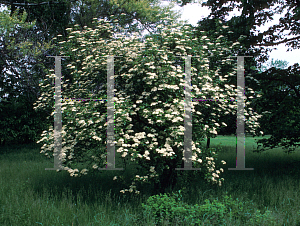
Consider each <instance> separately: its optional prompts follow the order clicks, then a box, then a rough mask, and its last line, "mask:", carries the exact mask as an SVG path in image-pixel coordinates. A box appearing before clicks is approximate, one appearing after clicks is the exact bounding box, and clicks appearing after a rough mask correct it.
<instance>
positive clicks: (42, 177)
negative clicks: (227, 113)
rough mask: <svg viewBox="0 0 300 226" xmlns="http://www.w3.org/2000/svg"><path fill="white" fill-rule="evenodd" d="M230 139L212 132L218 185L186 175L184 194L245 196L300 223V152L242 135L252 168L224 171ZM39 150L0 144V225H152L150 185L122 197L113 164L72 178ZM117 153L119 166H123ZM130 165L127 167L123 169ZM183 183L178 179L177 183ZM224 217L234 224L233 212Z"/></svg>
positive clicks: (231, 150) (281, 221) (191, 200)
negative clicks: (145, 208) (147, 209)
mask: <svg viewBox="0 0 300 226" xmlns="http://www.w3.org/2000/svg"><path fill="white" fill-rule="evenodd" d="M235 139H236V138H235V137H234V136H218V137H217V138H214V139H212V140H211V146H212V147H214V148H216V149H217V152H218V153H219V156H218V160H219V161H220V160H225V161H226V163H227V164H226V165H225V166H226V168H224V167H223V168H224V170H225V172H224V173H223V174H222V177H224V178H225V181H224V184H223V185H222V187H212V186H209V185H208V184H206V182H204V181H203V180H200V179H199V178H197V176H196V177H190V178H193V180H192V181H191V183H190V184H189V185H188V186H187V181H181V183H182V184H184V185H185V186H186V187H187V192H186V193H184V195H183V200H184V202H185V203H187V204H190V205H195V204H203V203H204V200H205V199H210V200H214V199H218V198H221V197H222V196H224V195H225V194H228V195H231V196H232V197H233V198H234V199H236V198H238V200H240V201H245V202H246V201H249V200H250V201H251V202H252V204H253V208H256V209H258V210H260V211H261V212H262V213H264V212H265V211H266V210H270V211H272V215H273V216H274V217H275V218H276V222H277V223H276V225H300V215H299V214H300V211H299V207H300V194H299V193H300V192H299V191H300V189H299V188H300V181H299V175H300V174H299V173H300V170H299V169H300V166H299V163H300V155H299V153H298V152H296V153H295V154H291V155H287V154H285V153H284V152H283V150H281V149H273V150H270V151H267V152H265V153H261V154H258V153H253V152H252V150H253V149H254V148H255V147H256V144H255V142H254V138H251V137H247V138H246V160H245V162H246V168H250V167H251V168H254V171H249V170H246V171H229V170H228V168H235V160H236V148H235V142H236V140H235ZM39 152H40V146H39V145H22V146H7V147H2V148H1V149H0V225H4V226H6V225H7V226H8V225H13V226H15V225H22V226H26V225H30V226H33V225H43V226H52V225H55V226H58V225H64V226H67V225H70V226H75V225H83V226H88V225H111V226H112V225H139V226H140V225H155V224H154V223H153V219H152V217H151V216H150V215H149V216H148V217H145V216H146V215H141V212H142V209H141V203H145V202H146V200H147V198H148V197H149V196H150V194H151V189H152V186H151V185H145V186H144V188H143V189H144V190H142V191H143V192H144V194H143V195H141V197H139V198H134V197H133V196H132V195H130V194H127V195H126V196H125V197H122V194H120V192H119V191H120V190H121V189H122V188H123V187H121V186H120V185H119V184H117V183H116V182H115V181H113V180H112V176H113V175H118V171H109V172H104V173H101V174H100V173H99V174H93V175H92V174H88V175H86V176H84V177H81V178H73V177H70V176H69V174H68V172H60V173H57V172H56V171H46V170H45V168H52V167H53V163H51V162H49V160H48V159H46V158H45V157H44V156H43V155H42V154H40V153H39ZM116 155H117V157H116V167H122V165H121V164H120V163H121V161H120V160H118V153H116ZM132 167H133V166H132ZM133 171H134V168H130V169H129V170H128V171H127V175H130V173H131V172H133ZM187 173H189V171H188V172H187ZM181 188H182V186H181V184H178V186H177V187H176V188H175V190H178V189H181ZM241 211H243V210H241ZM227 222H228V223H227V224H228V225H239V221H238V219H235V220H233V219H227ZM246 225H247V224H246ZM266 225H268V224H266Z"/></svg>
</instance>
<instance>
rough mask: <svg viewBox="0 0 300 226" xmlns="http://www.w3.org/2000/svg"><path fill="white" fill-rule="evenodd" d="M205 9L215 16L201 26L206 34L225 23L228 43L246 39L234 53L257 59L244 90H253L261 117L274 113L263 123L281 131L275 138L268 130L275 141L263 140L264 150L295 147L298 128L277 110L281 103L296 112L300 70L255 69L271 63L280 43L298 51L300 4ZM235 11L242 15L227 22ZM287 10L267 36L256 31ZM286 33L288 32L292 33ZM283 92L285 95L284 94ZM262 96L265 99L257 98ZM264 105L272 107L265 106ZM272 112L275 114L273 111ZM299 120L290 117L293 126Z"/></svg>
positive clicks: (213, 4)
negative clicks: (228, 16)
mask: <svg viewBox="0 0 300 226" xmlns="http://www.w3.org/2000/svg"><path fill="white" fill-rule="evenodd" d="M202 5H203V6H208V7H209V8H210V9H211V10H212V12H211V14H210V15H209V16H208V17H207V18H205V19H203V20H202V21H199V22H198V26H199V27H201V28H202V29H204V30H206V31H209V30H211V33H213V32H214V31H215V26H214V24H215V22H214V21H215V19H220V20H222V21H223V23H224V24H225V25H227V26H228V27H230V28H231V29H232V30H233V33H232V34H230V35H228V34H223V35H224V36H226V35H227V36H226V37H227V38H228V39H229V40H231V41H235V40H237V37H239V36H240V35H244V37H245V39H243V40H241V49H240V50H239V51H238V52H235V53H234V52H233V53H234V54H238V55H249V56H254V58H250V59H247V60H246V62H245V86H246V87H251V88H252V89H253V90H254V98H253V99H252V100H253V101H252V104H251V106H252V108H253V109H254V110H255V111H257V112H260V113H261V114H262V113H263V112H267V111H269V112H271V111H274V112H272V113H271V114H272V115H273V117H271V118H270V116H269V115H268V114H269V113H268V114H267V113H266V114H262V115H263V117H262V118H261V120H263V121H264V122H265V124H266V123H267V121H268V120H271V119H272V120H275V121H273V122H272V126H273V128H274V126H276V128H278V132H276V134H275V133H270V132H272V131H274V130H269V134H272V137H271V138H270V139H269V140H268V142H267V139H264V140H262V141H260V142H261V143H264V147H265V148H267V147H269V148H271V147H275V146H281V147H287V145H290V146H291V147H293V146H295V145H296V144H297V141H298V140H299V135H297V134H299V133H297V127H295V130H294V129H293V128H292V126H291V125H293V126H295V125H294V124H293V123H292V124H290V121H289V117H288V115H287V114H286V113H288V112H286V111H281V112H282V114H279V112H277V113H276V111H277V110H278V108H276V107H275V106H277V105H278V104H279V103H280V105H281V107H280V109H281V108H282V109H294V108H297V106H298V104H296V103H297V98H298V96H297V94H298V93H299V92H298V86H297V82H296V84H295V85H293V81H296V80H297V79H298V77H299V68H298V67H299V66H298V65H297V64H294V66H292V67H289V68H286V69H276V68H273V69H269V70H268V71H267V72H264V73H260V72H261V71H262V70H257V69H256V68H260V67H261V66H262V63H264V62H266V61H267V60H268V58H269V56H268V52H270V51H272V49H270V47H274V46H276V45H278V44H281V43H286V46H289V47H290V48H288V51H290V50H292V49H297V48H299V37H300V35H299V31H300V29H299V26H298V25H297V24H298V23H299V18H300V14H299V7H300V5H299V1H292V0H287V1H281V0H260V1H256V0H255V1H254V0H250V1H238V0H222V1H216V0H208V1H206V2H204V3H203V4H202ZM274 6H275V8H274V9H273V8H272V7H274ZM236 8H239V9H241V11H242V12H241V15H240V16H233V17H232V18H231V19H229V20H227V21H226V18H225V17H226V16H227V15H228V13H229V12H230V11H232V10H233V9H236ZM284 9H287V12H286V13H285V15H284V16H283V17H282V18H280V23H279V24H277V25H273V26H271V27H269V28H268V30H267V31H265V32H260V31H258V30H257V27H259V26H261V25H264V24H265V23H266V22H267V21H268V20H270V19H272V18H273V15H274V14H277V13H282V12H283V10H284ZM283 31H285V32H283ZM286 31H289V33H287V32H286ZM286 35H293V36H294V37H292V38H287V37H286ZM215 62H217V61H215V60H212V63H215ZM226 70H231V69H230V68H226V69H225V71H226ZM232 82H233V84H234V83H235V81H234V79H233V80H232ZM264 85H265V86H264ZM267 87H269V88H267ZM283 87H285V91H283V90H282V88H283ZM276 90H281V91H280V92H281V94H279V93H277V91H276ZM278 92H279V91H278ZM282 92H284V94H283V93H282ZM287 92H292V93H293V94H291V93H290V94H288V93H287ZM262 93H264V94H265V95H264V96H263V97H260V98H258V97H259V95H261V94H262ZM267 93H268V94H267ZM275 94H276V95H277V94H278V95H279V96H276V98H274V96H273V95H275ZM246 96H247V93H246ZM285 96H289V97H288V98H291V99H290V101H289V102H288V101H285V100H286V99H285ZM274 99H275V100H274ZM262 100H263V101H262ZM283 100H284V101H283ZM274 101H275V102H276V103H277V104H276V105H274V104H273V107H271V108H270V106H269V104H271V103H274ZM262 103H269V104H265V105H263V104H262ZM277 107H278V106H277ZM270 109H272V110H271V111H270ZM283 112H285V114H283ZM296 112H297V111H296ZM275 115H277V117H275ZM279 119H280V120H279ZM297 120H298V121H299V118H298V116H297V113H296V114H294V115H293V117H291V122H293V121H297ZM232 123H233V121H232ZM232 123H231V124H232ZM279 127H280V128H279ZM268 128H271V127H268ZM293 130H294V131H293ZM266 131H267V130H266ZM280 131H281V132H280ZM288 131H290V132H288ZM292 131H293V132H292ZM288 134H290V135H288ZM275 137H276V138H275ZM287 140H289V141H287ZM261 150H263V149H261ZM264 150H265V149H264Z"/></svg>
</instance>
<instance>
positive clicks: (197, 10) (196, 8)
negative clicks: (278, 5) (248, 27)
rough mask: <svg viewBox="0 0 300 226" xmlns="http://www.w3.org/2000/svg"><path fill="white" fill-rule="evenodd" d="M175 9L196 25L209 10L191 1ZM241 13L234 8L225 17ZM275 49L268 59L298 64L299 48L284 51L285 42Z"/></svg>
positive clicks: (266, 25)
mask: <svg viewBox="0 0 300 226" xmlns="http://www.w3.org/2000/svg"><path fill="white" fill-rule="evenodd" d="M166 4H169V3H168V2H167V1H165V2H164V4H163V5H166ZM173 10H175V11H178V10H179V11H180V10H181V12H182V16H181V19H182V20H188V21H189V23H191V24H192V25H197V22H198V21H199V20H201V19H202V18H204V17H207V16H208V15H209V14H210V12H211V10H210V9H209V8H208V7H201V6H200V4H198V3H193V4H188V5H186V6H184V7H182V9H181V7H179V6H176V7H174V8H173ZM285 13H286V10H284V11H283V12H282V14H285ZM239 15H241V11H238V10H237V9H236V10H234V11H233V12H231V13H230V14H229V16H228V17H226V20H227V19H230V18H231V17H232V16H239ZM280 17H281V15H276V14H275V15H274V20H273V21H270V22H268V23H266V24H265V25H264V26H261V27H259V28H258V30H259V31H261V32H262V31H266V30H267V28H268V27H269V26H272V25H275V24H278V23H279V18H280ZM289 37H293V36H287V38H289ZM276 48H277V50H273V51H272V52H269V56H270V59H269V61H270V60H271V59H272V58H274V60H283V61H287V62H289V66H290V65H293V64H294V63H299V64H300V49H297V50H293V51H289V52H286V50H287V49H288V47H286V46H285V44H284V43H283V44H280V45H278V46H276Z"/></svg>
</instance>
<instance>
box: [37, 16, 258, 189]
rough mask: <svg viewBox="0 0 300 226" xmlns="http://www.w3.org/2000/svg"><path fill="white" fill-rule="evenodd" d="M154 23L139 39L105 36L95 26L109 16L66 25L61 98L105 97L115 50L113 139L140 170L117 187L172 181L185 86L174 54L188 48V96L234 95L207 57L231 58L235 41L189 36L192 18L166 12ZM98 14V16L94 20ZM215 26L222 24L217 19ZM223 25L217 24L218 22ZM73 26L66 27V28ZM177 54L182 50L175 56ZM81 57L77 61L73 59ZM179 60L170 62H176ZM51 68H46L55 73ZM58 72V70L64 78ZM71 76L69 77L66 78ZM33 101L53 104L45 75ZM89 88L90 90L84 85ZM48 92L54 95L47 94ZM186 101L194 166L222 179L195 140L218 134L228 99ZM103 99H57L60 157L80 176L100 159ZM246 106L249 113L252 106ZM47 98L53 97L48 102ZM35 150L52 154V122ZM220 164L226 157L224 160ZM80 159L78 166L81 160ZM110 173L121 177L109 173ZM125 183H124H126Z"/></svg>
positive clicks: (251, 119) (252, 124) (252, 121)
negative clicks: (78, 27)
mask: <svg viewBox="0 0 300 226" xmlns="http://www.w3.org/2000/svg"><path fill="white" fill-rule="evenodd" d="M164 19H165V20H164V23H163V24H162V25H159V26H158V27H157V33H156V34H153V35H150V36H147V37H146V40H145V42H140V39H139V38H138V37H136V36H133V37H130V38H128V37H124V36H123V35H121V34H120V35H116V37H115V39H109V40H105V39H103V38H101V33H103V32H110V33H111V35H113V34H112V32H111V30H110V29H111V28H112V26H110V23H109V22H108V21H103V20H100V21H99V22H98V23H99V25H98V26H97V29H94V30H93V29H90V28H88V29H87V30H84V31H82V32H80V31H70V36H69V39H68V41H66V42H60V44H62V51H61V55H65V56H67V55H69V56H70V58H69V59H68V60H70V61H69V62H70V64H68V65H67V66H68V67H69V69H70V70H72V75H73V78H72V81H71V82H72V83H70V81H62V82H63V83H65V84H64V85H63V90H62V94H63V97H64V98H90V97H93V99H96V98H99V99H106V96H105V94H106V92H107V87H106V84H105V85H104V86H103V87H100V84H101V83H103V81H106V75H107V72H106V70H107V57H106V56H108V55H114V56H121V57H118V58H116V60H115V65H114V75H115V82H116V86H115V87H118V89H115V91H117V93H116V96H115V98H114V101H115V109H116V112H115V140H116V142H115V143H116V146H117V152H119V153H121V155H122V158H123V159H124V162H130V161H132V162H135V163H137V165H138V166H139V167H140V168H139V175H134V177H133V178H132V180H133V181H132V184H131V186H130V187H129V188H127V189H124V190H121V191H120V192H123V193H125V192H126V191H129V192H133V191H135V193H137V194H139V192H140V191H138V190H137V187H136V185H137V184H136V183H138V182H140V183H146V182H148V183H150V182H152V183H154V188H155V189H157V191H158V192H164V190H165V188H166V187H168V186H169V185H171V186H174V185H175V184H176V181H177V178H178V176H179V175H180V174H181V173H182V171H178V170H175V168H178V167H180V166H183V145H184V139H183V138H184V137H183V135H184V130H185V128H184V127H183V121H184V119H183V116H184V114H185V112H184V89H185V88H184V87H185V86H186V83H185V80H184V76H185V73H184V72H183V68H182V67H181V66H180V65H179V64H180V62H179V60H182V59H184V56H187V55H192V56H198V57H193V58H192V61H191V66H192V67H191V75H192V98H198V99H207V97H208V96H210V98H215V99H226V100H228V99H233V98H235V96H236V94H235V89H234V88H235V87H234V86H233V85H231V86H228V85H227V84H226V77H228V76H236V74H235V73H231V74H229V75H226V76H225V77H222V76H219V74H218V70H210V69H209V65H208V62H209V60H208V57H209V56H210V54H211V53H213V54H219V55H220V56H224V60H223V61H222V63H224V64H226V63H227V64H231V63H233V61H234V59H233V58H226V57H227V56H228V53H229V48H238V43H233V44H231V45H230V44H229V43H228V42H227V41H226V40H225V39H224V37H222V36H220V37H219V38H218V39H217V40H214V41H212V40H208V39H207V37H206V36H205V32H203V36H202V37H199V38H197V37H194V36H193V31H192V29H191V26H190V25H184V24H182V23H179V24H176V23H174V22H173V21H172V20H171V19H169V18H168V17H165V18H164ZM95 22H96V21H95ZM220 27H221V26H220ZM221 28H222V27H221ZM69 30H71V29H69ZM180 57H181V58H180ZM77 62H82V67H80V66H77ZM175 62H176V63H177V64H176V63H175ZM54 76H55V74H51V75H49V77H54ZM63 79H64V78H62V80H63ZM68 82H69V83H68ZM41 89H43V90H44V92H43V93H42V96H41V97H40V99H39V101H38V102H37V103H36V105H37V106H36V108H39V107H44V106H46V105H47V104H50V105H51V104H53V95H54V90H53V87H50V86H49V84H46V82H45V83H44V84H43V85H42V87H41ZM90 91H93V94H91V93H90ZM51 99H52V101H51ZM226 100H224V101H216V102H214V103H213V104H212V102H202V101H195V102H192V112H193V117H192V120H193V121H192V123H193V124H192V125H193V134H192V135H193V142H192V152H193V156H192V161H193V167H194V168H201V171H197V173H201V174H202V175H203V176H204V177H205V179H206V180H207V181H210V182H212V183H213V184H218V185H219V186H221V184H222V181H223V180H224V179H223V178H220V174H221V172H223V169H222V168H220V170H216V165H215V164H216V163H215V161H216V160H217V153H215V152H211V151H206V152H204V151H202V150H201V149H200V146H199V143H198V142H199V141H201V139H203V137H204V136H205V135H206V134H207V133H208V132H209V133H211V134H217V131H218V128H219V127H221V125H222V126H226V124H224V123H222V122H221V121H220V120H219V115H220V114H221V112H225V113H229V112H234V111H235V109H236V103H235V102H234V101H229V100H228V101H226ZM105 103H106V102H102V101H89V102H77V103H74V102H63V103H62V111H63V113H64V117H63V128H62V135H63V137H62V139H63V142H62V145H63V149H62V154H61V156H60V159H61V162H62V164H63V166H64V169H65V170H68V172H69V173H70V175H71V176H81V175H84V174H87V172H88V171H93V170H96V169H98V168H104V166H105V164H106V161H105V159H106V145H105V144H106V126H107V122H106V117H105V113H106V111H107V110H106V107H105V105H106V104H105ZM247 105H248V103H247V104H246V110H247V111H248V113H251V112H250V110H251V109H247ZM52 106H53V105H52ZM209 107H210V108H211V116H212V117H211V121H210V122H209V123H208V122H207V121H205V120H203V119H204V117H203V115H202V110H204V109H207V108H209ZM246 117H247V123H248V125H249V128H251V131H249V132H252V133H255V132H257V130H258V129H259V126H258V124H256V118H257V117H258V115H255V114H246ZM42 136H43V138H42V139H41V140H40V141H39V142H43V143H44V145H43V147H42V151H41V153H44V154H45V155H47V156H48V157H49V158H50V157H52V156H53V150H54V145H53V143H54V140H53V139H54V136H53V127H51V128H49V131H44V133H43V134H42ZM222 163H223V164H225V162H224V161H222ZM80 164H81V166H80ZM113 179H114V180H115V179H117V180H120V181H121V180H122V179H124V177H122V176H120V177H117V176H115V177H114V178H113ZM125 185H126V186H128V184H125Z"/></svg>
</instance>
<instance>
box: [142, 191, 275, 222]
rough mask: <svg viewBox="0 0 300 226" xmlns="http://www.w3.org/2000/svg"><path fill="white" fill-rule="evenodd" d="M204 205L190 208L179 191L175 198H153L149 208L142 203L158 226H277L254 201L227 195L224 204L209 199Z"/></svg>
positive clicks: (173, 196) (267, 213)
mask: <svg viewBox="0 0 300 226" xmlns="http://www.w3.org/2000/svg"><path fill="white" fill-rule="evenodd" d="M204 202H205V204H203V205H198V204H196V205H194V206H191V205H188V204H185V203H183V202H182V195H181V193H180V190H179V192H178V193H176V194H174V193H173V194H172V195H169V194H163V195H162V194H160V195H155V196H151V197H149V198H148V199H147V201H146V204H144V203H142V207H143V209H144V212H143V214H144V215H145V214H146V213H148V214H149V213H150V214H151V215H152V218H154V219H155V223H156V225H165V223H166V222H167V223H168V222H172V223H176V225H227V224H228V223H229V222H230V223H239V224H242V225H264V224H265V223H267V222H268V225H275V219H274V217H273V216H272V215H271V214H272V212H271V211H269V210H267V211H265V213H264V214H262V213H261V211H260V210H257V209H255V208H254V207H253V203H252V201H250V202H248V201H246V202H240V201H238V199H236V200H233V199H232V198H231V196H227V195H225V196H224V197H223V198H222V200H221V201H219V200H213V201H210V200H209V199H206V200H205V201H204Z"/></svg>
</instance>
